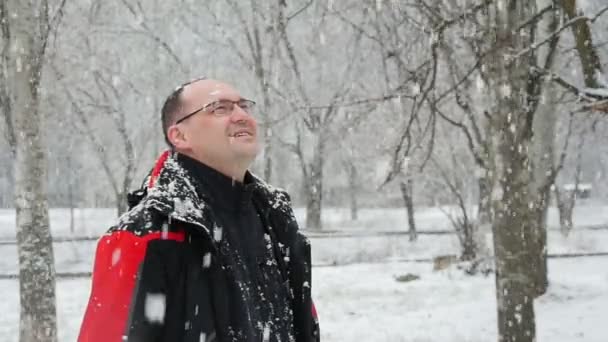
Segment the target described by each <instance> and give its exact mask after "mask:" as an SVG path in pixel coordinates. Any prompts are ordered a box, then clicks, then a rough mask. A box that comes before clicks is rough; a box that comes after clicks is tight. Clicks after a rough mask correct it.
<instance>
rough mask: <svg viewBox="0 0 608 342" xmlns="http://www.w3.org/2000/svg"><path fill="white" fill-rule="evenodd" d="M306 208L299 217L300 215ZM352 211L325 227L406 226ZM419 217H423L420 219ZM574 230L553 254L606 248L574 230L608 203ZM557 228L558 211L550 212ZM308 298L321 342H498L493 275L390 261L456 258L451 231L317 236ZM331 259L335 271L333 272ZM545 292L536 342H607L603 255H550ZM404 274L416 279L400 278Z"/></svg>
mask: <svg viewBox="0 0 608 342" xmlns="http://www.w3.org/2000/svg"><path fill="white" fill-rule="evenodd" d="M67 214H68V211H67V210H62V209H54V210H52V211H51V224H52V230H53V234H54V236H56V237H57V236H64V237H67V236H73V235H76V236H98V235H99V234H101V233H102V232H103V231H104V230H105V229H106V228H107V226H109V225H110V224H111V223H112V221H113V216H114V215H113V211H112V210H110V209H108V210H99V209H98V210H83V211H78V212H77V216H76V220H75V223H76V226H77V228H76V230H75V233H74V234H73V235H72V234H71V233H70V231H69V219H68V218H69V216H68V215H67ZM303 214H304V212H303V210H301V209H298V210H297V212H296V215H297V216H298V217H299V219H300V220H301V219H302V216H303ZM348 216H349V212H348V210H343V209H331V210H327V211H326V216H325V219H326V222H327V225H326V228H327V229H328V230H336V231H345V232H349V233H352V232H359V231H364V228H366V229H367V231H369V230H374V231H388V230H407V225H406V223H405V214H404V212H403V211H402V210H398V209H369V210H362V211H361V213H360V220H358V221H356V222H353V221H350V220H349V218H348ZM418 216H419V217H418ZM418 216H417V219H418V224H419V229H420V230H427V231H431V230H435V231H437V230H449V229H450V227H449V223H448V220H447V219H446V217H445V214H444V213H443V212H442V211H441V210H438V209H432V208H429V209H421V210H419V211H418ZM574 219H575V226H577V227H575V228H574V230H573V232H572V234H571V235H570V236H569V237H568V238H567V239H566V238H563V237H562V236H561V235H560V234H559V232H558V231H557V230H556V229H552V230H550V232H549V243H548V245H549V253H550V254H560V253H568V254H569V253H589V252H608V229H601V230H590V229H577V228H578V227H582V226H589V225H592V226H599V225H608V206H601V205H598V204H587V205H585V206H581V207H578V208H576V209H575V217H574ZM549 222H550V225H552V226H553V227H555V225H556V223H557V214H556V213H555V211H553V210H551V212H550V220H549ZM313 236H314V237H312V238H311V240H312V244H313V263H314V264H315V265H317V266H315V267H314V269H313V278H314V280H313V292H314V296H315V300H316V303H317V308H318V311H319V315H320V320H321V328H322V337H323V338H322V341H323V342H338V341H395V342H399V341H408V342H423V341H446V342H461V341H462V342H488V341H496V313H495V306H496V300H495V296H494V279H493V277H492V276H489V277H484V276H474V277H470V276H465V275H463V273H462V271H460V270H458V269H456V268H450V269H447V270H443V271H440V272H433V271H432V264H431V263H429V262H403V261H399V262H396V261H395V262H390V260H396V259H399V260H403V259H428V258H432V257H433V256H436V255H440V254H456V253H458V241H457V238H456V236H454V235H420V236H419V240H418V241H417V242H416V243H409V242H408V241H407V236H405V235H399V236H380V237H375V236H368V237H364V238H352V237H351V238H348V237H341V238H322V237H318V236H317V235H313ZM12 239H14V212H13V211H11V210H0V240H3V241H7V240H12ZM54 247H55V258H56V266H57V270H58V271H59V272H88V271H90V270H91V262H92V257H93V253H94V248H95V242H94V241H84V242H77V243H76V242H63V243H55V246H54ZM0 253H1V255H2V256H3V257H2V258H1V259H0V274H16V272H17V256H16V254H17V251H16V247H15V246H14V245H11V244H2V245H0ZM333 263H338V264H341V266H329V265H331V264H333ZM549 272H550V281H551V286H550V289H549V292H548V293H547V294H546V295H544V296H543V297H542V298H540V299H539V300H538V301H537V302H536V303H535V305H536V314H537V329H538V341H539V342H543V341H547V342H548V341H550V342H578V341H590V342H600V341H601V342H606V341H608V325H606V324H605V323H604V321H605V320H606V317H608V256H600V257H583V258H566V259H550V260H549ZM408 273H412V274H416V275H418V276H420V279H419V280H415V281H411V282H398V281H396V280H395V277H397V276H400V275H405V274H408ZM89 286H90V284H89V279H87V278H77V279H59V280H58V282H57V301H58V315H59V317H58V319H59V335H60V341H75V340H76V336H77V332H78V328H79V325H80V322H81V319H82V314H83V311H84V308H85V304H86V301H87V299H88V293H89ZM18 287H19V286H18V282H17V281H16V280H10V279H7V280H0V293H3V294H4V300H3V301H0V312H2V313H3V314H2V315H0V342H1V341H11V342H12V341H15V342H16V341H17V331H18V317H19V296H18Z"/></svg>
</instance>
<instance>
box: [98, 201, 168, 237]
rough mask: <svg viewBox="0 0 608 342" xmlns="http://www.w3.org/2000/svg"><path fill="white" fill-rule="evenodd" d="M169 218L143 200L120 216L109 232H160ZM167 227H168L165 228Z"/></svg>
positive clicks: (138, 234)
mask: <svg viewBox="0 0 608 342" xmlns="http://www.w3.org/2000/svg"><path fill="white" fill-rule="evenodd" d="M166 222H167V218H166V217H163V216H162V215H160V214H159V213H157V212H155V211H153V210H151V209H150V207H149V206H148V205H146V201H145V200H143V201H141V202H140V203H139V204H137V205H136V206H134V207H133V208H131V209H129V210H128V211H127V212H125V213H124V214H122V215H121V216H120V217H119V218H118V222H117V223H116V224H115V225H114V226H112V227H110V229H108V231H107V233H112V232H116V231H128V232H131V233H133V234H134V235H137V236H143V235H147V234H150V233H158V232H160V231H162V230H163V225H164V224H165V223H166ZM165 229H166V228H165Z"/></svg>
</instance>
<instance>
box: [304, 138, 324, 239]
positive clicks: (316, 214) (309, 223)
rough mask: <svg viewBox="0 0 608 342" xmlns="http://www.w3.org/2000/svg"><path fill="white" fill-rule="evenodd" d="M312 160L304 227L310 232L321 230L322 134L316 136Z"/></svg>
mask: <svg viewBox="0 0 608 342" xmlns="http://www.w3.org/2000/svg"><path fill="white" fill-rule="evenodd" d="M316 138H317V141H316V144H315V145H314V151H313V159H312V163H311V165H310V173H309V182H308V185H309V188H308V189H307V191H306V193H307V200H306V227H307V228H308V229H311V230H318V231H319V230H322V229H323V223H322V221H321V209H322V202H323V161H324V159H323V153H324V137H323V134H322V132H317V134H316Z"/></svg>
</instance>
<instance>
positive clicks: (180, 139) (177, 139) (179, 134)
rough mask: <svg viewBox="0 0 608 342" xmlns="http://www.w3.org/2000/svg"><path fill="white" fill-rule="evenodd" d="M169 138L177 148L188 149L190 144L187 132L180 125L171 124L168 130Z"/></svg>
mask: <svg viewBox="0 0 608 342" xmlns="http://www.w3.org/2000/svg"><path fill="white" fill-rule="evenodd" d="M167 138H168V139H169V141H170V142H171V144H173V146H174V147H175V148H176V149H180V150H183V149H187V148H188V147H189V146H190V144H189V143H188V139H187V138H186V134H185V132H183V130H182V129H181V128H180V127H179V126H178V125H173V126H170V127H169V129H168V130H167Z"/></svg>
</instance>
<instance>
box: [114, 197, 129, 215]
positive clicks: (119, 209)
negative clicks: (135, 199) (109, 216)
mask: <svg viewBox="0 0 608 342" xmlns="http://www.w3.org/2000/svg"><path fill="white" fill-rule="evenodd" d="M128 209H129V203H128V201H127V195H126V194H125V193H117V194H116V213H117V215H118V216H120V215H122V214H124V213H125V212H126V211H127V210H128Z"/></svg>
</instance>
